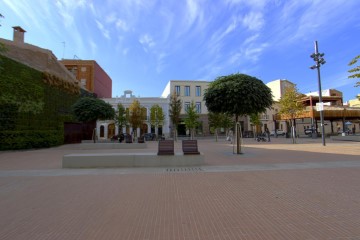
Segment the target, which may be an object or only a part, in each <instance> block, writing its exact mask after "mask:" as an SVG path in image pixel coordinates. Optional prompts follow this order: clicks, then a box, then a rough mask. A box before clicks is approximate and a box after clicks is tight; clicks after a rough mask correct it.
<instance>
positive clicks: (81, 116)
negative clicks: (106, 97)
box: [72, 97, 115, 122]
mask: <svg viewBox="0 0 360 240" xmlns="http://www.w3.org/2000/svg"><path fill="white" fill-rule="evenodd" d="M72 111H73V113H74V115H75V117H76V119H77V120H78V121H80V122H92V121H96V120H98V119H100V120H106V119H114V116H115V110H114V109H113V108H112V106H111V104H109V103H106V102H104V101H103V100H101V99H98V98H90V97H83V98H80V99H79V100H78V101H77V102H76V103H75V104H74V105H73V106H72Z"/></svg>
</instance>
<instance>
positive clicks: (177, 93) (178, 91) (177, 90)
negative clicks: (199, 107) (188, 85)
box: [175, 86, 180, 96]
mask: <svg viewBox="0 0 360 240" xmlns="http://www.w3.org/2000/svg"><path fill="white" fill-rule="evenodd" d="M175 93H176V95H177V96H180V86H175Z"/></svg>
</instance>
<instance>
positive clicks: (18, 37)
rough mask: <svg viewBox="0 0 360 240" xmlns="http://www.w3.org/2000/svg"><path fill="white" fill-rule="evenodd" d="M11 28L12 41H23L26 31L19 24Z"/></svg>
mask: <svg viewBox="0 0 360 240" xmlns="http://www.w3.org/2000/svg"><path fill="white" fill-rule="evenodd" d="M13 29H14V39H13V41H14V42H16V43H24V35H25V32H26V31H25V30H24V29H22V28H21V27H19V26H16V27H13Z"/></svg>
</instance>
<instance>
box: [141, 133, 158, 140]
mask: <svg viewBox="0 0 360 240" xmlns="http://www.w3.org/2000/svg"><path fill="white" fill-rule="evenodd" d="M144 137H145V140H146V141H153V140H155V139H156V134H155V133H145V134H144Z"/></svg>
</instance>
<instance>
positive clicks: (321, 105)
mask: <svg viewBox="0 0 360 240" xmlns="http://www.w3.org/2000/svg"><path fill="white" fill-rule="evenodd" d="M310 57H311V58H312V59H313V60H314V61H315V63H316V64H315V65H313V66H311V67H310V68H311V69H315V68H316V69H317V73H318V85H319V110H320V124H321V137H322V145H323V146H325V145H326V144H325V128H324V112H323V111H324V103H323V101H322V92H321V78H320V67H321V65H323V64H325V63H326V62H325V60H324V58H323V57H324V53H319V52H318V43H317V41H315V53H313V54H311V56H310Z"/></svg>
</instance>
